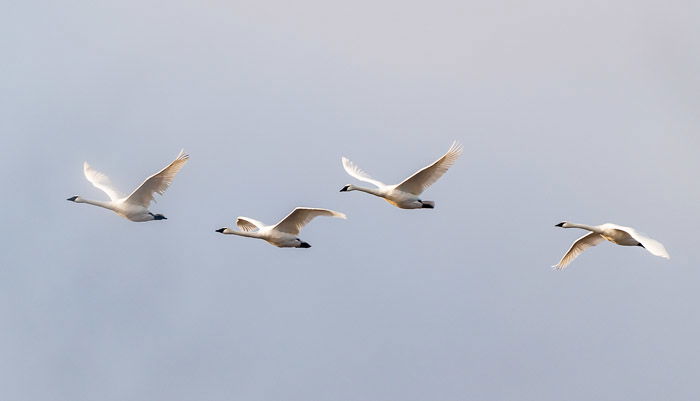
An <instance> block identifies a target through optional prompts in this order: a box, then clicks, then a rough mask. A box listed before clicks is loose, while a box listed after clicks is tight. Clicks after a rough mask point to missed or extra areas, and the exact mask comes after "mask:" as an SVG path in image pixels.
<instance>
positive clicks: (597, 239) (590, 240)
mask: <svg viewBox="0 0 700 401" xmlns="http://www.w3.org/2000/svg"><path fill="white" fill-rule="evenodd" d="M603 241H605V238H603V237H602V236H601V235H600V234H596V233H588V234H586V235H584V236H583V237H581V238H579V239H577V240H576V241H574V243H573V244H571V248H569V250H568V251H567V252H566V254H564V257H562V258H561V260H560V261H559V263H557V264H556V265H554V266H553V267H554V268H555V269H558V270H563V269H565V268H566V266H568V265H569V263H571V262H572V261H573V260H574V259H576V258H577V257H578V255H580V254H581V253H583V251H585V250H586V249H588V248H590V247H593V246H596V245H598V244H600V243H601V242H603Z"/></svg>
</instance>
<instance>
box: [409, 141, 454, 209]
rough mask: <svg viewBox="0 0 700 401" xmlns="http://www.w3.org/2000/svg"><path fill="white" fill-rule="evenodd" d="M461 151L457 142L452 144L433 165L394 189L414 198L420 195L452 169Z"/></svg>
mask: <svg viewBox="0 0 700 401" xmlns="http://www.w3.org/2000/svg"><path fill="white" fill-rule="evenodd" d="M463 151H464V148H463V147H462V145H460V144H459V143H458V142H457V141H455V142H453V143H452V146H451V147H450V149H449V150H448V151H447V153H445V155H444V156H442V157H441V158H439V159H438V160H437V161H435V163H433V164H431V165H429V166H427V167H425V168H423V169H421V170H419V171H418V172H417V173H415V174H413V175H412V176H410V177H408V178H406V179H405V180H404V181H403V182H402V183H401V184H399V185H397V186H396V189H397V190H399V191H404V192H408V193H410V194H413V195H416V196H417V195H420V194H421V193H423V191H425V190H426V189H427V188H428V187H429V186H431V185H433V183H435V181H437V180H438V179H439V178H440V177H442V175H443V174H445V173H446V172H447V170H448V169H449V168H450V167H452V165H453V164H454V163H455V162H456V161H457V159H458V158H459V156H460V155H461V154H462V152H463Z"/></svg>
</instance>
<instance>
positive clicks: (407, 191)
mask: <svg viewBox="0 0 700 401" xmlns="http://www.w3.org/2000/svg"><path fill="white" fill-rule="evenodd" d="M463 149H464V148H463V147H462V145H460V144H459V143H458V142H456V141H455V142H454V143H452V146H451V147H450V149H449V150H448V151H447V153H445V154H444V155H443V156H442V157H441V158H439V159H438V160H436V161H435V162H434V163H432V164H430V165H429V166H426V167H424V168H422V169H421V170H419V171H417V172H416V173H415V174H413V175H412V176H410V177H408V178H406V179H405V180H403V181H402V182H401V183H400V184H396V185H386V184H384V183H383V182H381V181H379V180H376V179H374V178H372V177H371V176H370V175H369V174H367V173H366V172H365V171H363V170H362V169H361V168H360V167H358V166H357V165H356V164H355V163H353V162H351V161H350V160H349V159H348V158H346V157H343V158H342V159H341V160H342V162H343V168H345V171H346V172H347V173H348V174H349V175H350V176H352V177H354V178H356V179H358V180H360V181H364V182H368V183H370V184H373V185H375V186H376V187H377V188H376V189H374V188H363V187H358V186H355V185H346V186H344V187H343V188H342V189H341V190H340V192H346V191H362V192H367V193H369V194H372V195H375V196H379V197H381V198H384V199H385V200H386V201H387V202H389V203H391V204H392V205H394V206H396V207H400V208H402V209H421V208H427V209H432V208H434V207H435V202H432V201H424V200H421V199H420V198H419V196H420V194H422V193H423V191H425V190H426V189H427V188H428V187H429V186H431V185H432V184H434V183H435V181H437V180H438V179H440V177H442V176H443V174H445V173H446V172H447V170H448V169H449V168H450V167H452V165H453V164H454V163H455V162H456V161H457V159H458V158H459V156H460V155H461V154H462V152H463Z"/></svg>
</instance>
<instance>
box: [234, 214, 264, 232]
mask: <svg viewBox="0 0 700 401" xmlns="http://www.w3.org/2000/svg"><path fill="white" fill-rule="evenodd" d="M236 225H237V226H238V228H239V229H240V230H241V231H255V230H259V229H261V228H263V227H264V226H265V224H263V223H262V222H260V221H257V220H254V219H251V218H250V217H243V216H239V217H238V218H236Z"/></svg>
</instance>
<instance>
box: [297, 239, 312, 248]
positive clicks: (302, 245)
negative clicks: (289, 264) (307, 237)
mask: <svg viewBox="0 0 700 401" xmlns="http://www.w3.org/2000/svg"><path fill="white" fill-rule="evenodd" d="M299 248H311V244H309V243H308V242H304V241H302V242H301V244H299Z"/></svg>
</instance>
